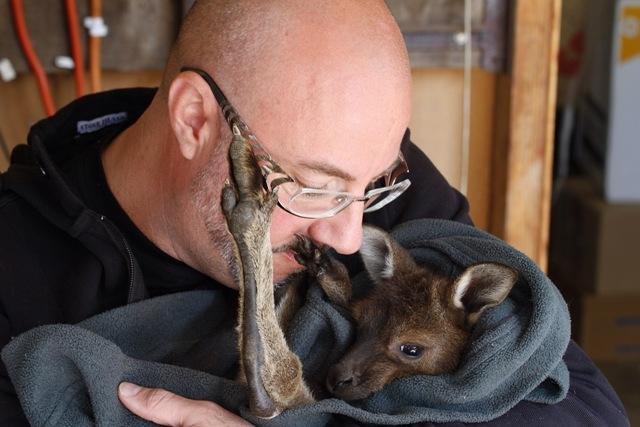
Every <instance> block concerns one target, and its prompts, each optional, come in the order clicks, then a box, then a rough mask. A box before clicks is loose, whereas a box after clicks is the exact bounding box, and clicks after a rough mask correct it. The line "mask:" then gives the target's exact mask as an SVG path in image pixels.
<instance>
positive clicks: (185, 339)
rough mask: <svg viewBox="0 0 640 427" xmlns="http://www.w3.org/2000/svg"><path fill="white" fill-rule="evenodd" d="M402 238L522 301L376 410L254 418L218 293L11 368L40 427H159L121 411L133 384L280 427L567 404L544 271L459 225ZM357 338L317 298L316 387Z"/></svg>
mask: <svg viewBox="0 0 640 427" xmlns="http://www.w3.org/2000/svg"><path fill="white" fill-rule="evenodd" d="M392 234H393V236H394V237H395V238H396V240H398V241H399V242H400V243H401V244H402V245H403V246H405V247H407V248H408V249H409V250H410V252H411V254H412V256H413V257H414V258H415V259H416V260H417V261H418V262H419V263H423V264H426V265H429V266H433V267H435V268H437V269H439V270H440V271H445V272H449V273H451V274H456V273H459V272H460V271H462V270H463V269H464V267H466V266H468V265H470V264H474V263H478V262H500V263H503V264H506V265H508V266H510V267H512V268H514V269H516V270H517V271H518V272H519V274H520V277H519V280H518V282H517V284H516V285H515V287H514V289H513V290H512V292H511V293H510V295H509V297H508V299H507V300H505V301H504V302H503V303H502V304H500V305H499V306H497V307H495V308H493V309H491V310H489V311H487V312H486V313H485V314H484V315H483V316H482V317H481V319H480V321H479V322H478V323H477V324H476V326H475V328H474V331H473V333H472V338H471V342H470V344H469V346H468V348H467V349H466V351H465V354H464V356H463V359H462V361H461V364H460V366H459V368H458V369H457V370H456V371H455V372H454V373H452V374H444V375H437V376H426V375H425V376H414V377H408V378H403V379H399V380H396V381H394V382H393V383H391V384H389V385H388V386H387V387H386V388H384V389H383V390H381V391H380V392H378V393H376V394H374V395H373V396H371V397H370V398H367V399H364V400H362V401H357V402H344V401H341V400H339V399H335V398H328V399H322V400H319V401H317V402H315V403H313V404H311V405H308V406H304V407H300V408H296V409H292V410H288V411H285V412H284V413H282V414H281V415H280V416H278V417H276V418H273V419H271V420H261V419H256V418H254V417H252V416H251V415H250V414H249V413H248V411H247V408H246V396H245V390H244V388H243V387H242V386H241V385H239V384H237V383H235V382H233V381H232V380H231V378H233V375H234V372H235V370H236V361H237V351H236V336H235V332H234V322H233V319H234V318H235V305H234V304H235V301H234V299H233V298H230V297H229V294H228V293H223V292H221V291H215V290H213V291H192V292H183V293H177V294H171V295H166V296H162V297H158V298H152V299H149V300H146V301H142V302H139V303H135V304H131V305H128V306H125V307H121V308H117V309H114V310H111V311H109V312H106V313H103V314H100V315H98V316H95V317H92V318H90V319H87V320H85V321H83V322H81V323H79V324H76V325H60V324H57V325H46V326H42V327H38V328H35V329H32V330H30V331H27V332H25V333H24V334H22V335H20V336H19V337H17V338H15V339H13V340H12V341H11V342H10V343H9V344H8V345H7V346H6V347H5V348H4V350H3V351H2V358H3V360H4V363H5V365H6V366H7V369H8V372H9V376H10V378H11V380H12V382H13V384H14V385H15V388H16V391H17V394H18V396H19V398H20V402H21V404H22V407H23V409H24V411H25V414H26V415H27V418H28V419H29V421H30V422H31V423H32V424H34V425H43V424H47V425H68V426H82V425H94V423H95V424H98V425H146V424H148V422H145V421H142V420H140V419H138V418H136V417H134V416H133V415H131V414H130V413H129V412H128V411H127V410H126V409H125V408H124V407H123V406H122V405H121V404H120V403H119V401H118V400H117V397H116V388H117V385H118V383H119V382H121V381H124V380H127V381H133V382H136V383H139V384H142V385H147V386H153V387H163V388H166V389H169V390H172V391H174V392H176V393H179V394H181V395H183V396H186V397H189V398H194V399H208V400H213V401H215V402H218V403H220V404H221V405H222V406H224V407H226V408H228V409H230V410H233V411H235V412H239V413H240V414H241V415H243V416H244V417H245V418H247V419H248V420H249V421H251V422H253V423H255V424H258V425H269V426H284V425H301V423H304V425H305V426H316V425H317V426H322V425H326V424H327V423H329V422H330V421H331V420H332V417H333V416H334V415H335V414H342V415H345V416H348V417H349V418H352V419H353V420H355V421H357V422H362V423H376V424H407V423H417V422H426V421H433V422H447V421H449V422H451V421H461V422H481V421H487V420H491V419H494V418H497V417H499V416H500V415H502V414H504V413H506V412H507V411H509V409H511V408H512V407H514V406H515V405H516V404H518V402H520V401H521V400H528V401H531V402H538V403H548V404H552V403H556V402H559V401H561V400H562V399H563V398H564V397H565V396H566V394H567V390H568V388H569V374H568V371H567V368H566V365H565V364H564V362H563V360H562V356H563V354H564V352H565V350H566V348H567V345H568V343H569V331H570V324H569V315H568V311H567V307H566V304H565V302H564V300H563V299H562V297H561V296H560V293H559V292H558V290H557V289H556V287H555V286H554V285H553V284H552V283H551V282H550V281H549V279H548V278H547V277H546V276H545V275H544V274H543V273H542V272H541V271H540V270H539V269H538V268H537V267H536V265H535V264H534V263H533V262H532V261H531V260H529V259H528V258H527V257H526V256H524V255H523V254H521V253H520V252H518V251H517V250H515V249H513V248H511V247H510V246H508V245H507V244H505V243H504V242H502V241H500V240H499V239H497V238H495V237H493V236H491V235H489V234H487V233H484V232H482V231H479V230H477V229H475V228H473V227H470V226H466V225H463V224H460V223H455V222H452V221H446V220H416V221H412V222H408V223H405V224H403V225H401V226H399V227H397V228H396V229H395V230H394V231H393V233H392ZM369 285H370V281H369V278H368V277H367V276H366V274H365V273H362V274H360V275H359V276H357V277H355V278H354V286H356V287H358V286H369ZM352 339H353V328H352V326H351V324H350V322H349V319H348V318H347V317H346V316H345V315H344V313H343V312H342V310H340V309H338V308H337V307H335V306H333V305H331V304H330V303H329V302H328V301H327V300H326V298H325V297H324V295H323V294H322V291H321V290H320V288H319V287H317V286H311V287H310V289H309V293H308V297H307V301H306V303H305V304H304V305H303V307H302V308H301V309H300V311H299V312H298V313H297V314H296V316H295V318H294V321H293V323H292V325H291V329H290V330H289V331H288V340H289V343H290V346H291V348H292V349H293V351H295V352H296V353H297V354H298V355H299V356H300V358H301V360H302V362H303V365H304V369H305V375H306V378H307V379H308V381H310V382H311V383H315V382H320V383H321V382H323V378H324V375H325V374H326V371H327V370H328V368H329V367H330V366H331V365H332V364H333V363H335V362H336V361H337V359H338V358H339V356H340V355H341V354H343V353H344V352H345V350H346V349H347V347H348V346H349V344H350V342H351V340H352Z"/></svg>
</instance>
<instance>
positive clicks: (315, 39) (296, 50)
mask: <svg viewBox="0 0 640 427" xmlns="http://www.w3.org/2000/svg"><path fill="white" fill-rule="evenodd" d="M310 4H311V3H310V2H301V1H299V0H198V1H197V2H196V3H195V4H194V6H193V7H192V9H191V10H190V11H189V13H188V14H187V16H186V18H185V21H184V23H183V26H182V29H181V31H180V34H179V37H178V40H177V42H176V44H175V45H174V48H173V50H172V53H171V57H170V60H169V63H168V66H167V70H166V75H165V82H166V83H167V84H168V83H170V82H171V80H172V78H173V77H174V76H175V75H176V74H177V73H178V72H179V69H180V67H182V66H185V65H192V66H198V67H200V68H203V69H205V70H206V71H208V72H210V73H211V74H212V75H213V76H214V78H215V79H216V81H217V82H218V83H219V84H220V85H221V86H222V88H223V90H224V91H225V93H226V94H227V95H228V96H229V98H230V99H232V101H233V102H234V103H236V104H238V105H239V106H242V107H243V108H242V112H243V113H245V114H246V115H254V114H258V113H259V112H258V111H255V112H253V111H248V108H251V106H252V105H255V104H253V102H252V101H254V100H256V99H270V100H277V99H283V98H285V95H286V96H289V97H290V96H294V97H297V98H298V99H297V100H298V101H302V102H303V103H304V101H305V98H308V97H310V96H313V94H312V93H310V91H309V89H310V88H309V86H308V85H309V84H310V83H311V84H314V83H315V84H317V85H320V84H323V83H322V81H321V80H322V76H320V77H319V75H322V74H327V73H334V76H335V77H336V78H337V79H339V78H346V79H349V78H350V77H353V78H356V77H357V78H362V77H366V75H367V74H372V73H375V74H377V75H378V76H380V77H381V80H385V81H387V82H388V83H389V84H393V83H394V82H398V84H399V85H398V86H397V87H396V90H398V89H399V90H403V89H406V88H407V86H408V85H409V82H410V73H409V63H408V57H407V53H406V49H405V47H404V42H403V39H402V35H401V33H400V30H399V29H398V27H397V25H396V23H395V20H394V19H393V16H392V15H391V14H390V12H389V10H388V8H387V6H386V4H385V2H384V1H378V0H367V1H362V0H322V1H318V2H317V3H316V4H314V5H313V6H310ZM340 69H342V70H340ZM345 71H346V73H347V75H344V73H345ZM341 73H342V75H340V76H337V75H336V74H341ZM349 74H351V75H349ZM356 74H357V75H356ZM292 78H297V79H298V80H299V79H300V78H303V79H304V78H306V80H307V81H306V82H300V83H301V84H302V85H305V84H306V87H304V88H299V89H301V90H302V92H303V93H297V94H296V93H292V91H291V89H292V85H291V84H290V83H295V82H293V81H292ZM394 79H396V80H394ZM402 85H405V87H402ZM244 100H247V101H248V102H246V103H245V102H244ZM245 104H246V105H245ZM263 107H264V106H263ZM255 108H258V106H255ZM260 109H261V108H260Z"/></svg>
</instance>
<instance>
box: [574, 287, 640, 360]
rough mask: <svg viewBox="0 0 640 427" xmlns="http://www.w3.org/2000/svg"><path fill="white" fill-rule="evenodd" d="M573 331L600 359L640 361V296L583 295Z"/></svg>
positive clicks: (582, 343) (593, 355)
mask: <svg viewBox="0 0 640 427" xmlns="http://www.w3.org/2000/svg"><path fill="white" fill-rule="evenodd" d="M579 308H580V311H579V313H577V312H575V311H574V314H573V319H572V320H573V322H574V331H575V332H577V337H576V338H577V339H578V342H579V343H580V345H581V346H582V348H583V349H584V350H585V351H586V352H587V354H589V356H591V358H592V359H594V360H597V361H606V362H634V361H640V295H614V296H610V295H583V296H582V298H581V303H580V307H579Z"/></svg>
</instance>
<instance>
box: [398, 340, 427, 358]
mask: <svg viewBox="0 0 640 427" xmlns="http://www.w3.org/2000/svg"><path fill="white" fill-rule="evenodd" d="M400 351H401V352H402V353H403V354H404V355H405V356H407V357H410V358H412V359H417V358H418V357H420V356H422V352H423V351H424V348H422V347H421V346H419V345H415V344H402V345H400Z"/></svg>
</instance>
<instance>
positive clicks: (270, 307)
mask: <svg viewBox="0 0 640 427" xmlns="http://www.w3.org/2000/svg"><path fill="white" fill-rule="evenodd" d="M230 158H231V166H232V172H233V180H234V184H235V186H234V187H235V188H234V187H232V186H231V185H226V186H225V188H224V190H223V195H222V207H223V211H224V213H225V217H226V219H227V225H228V227H229V230H230V232H231V234H232V236H233V237H234V240H235V243H236V248H235V255H236V258H237V260H238V264H239V265H238V272H239V277H238V280H239V289H240V298H239V312H238V333H239V346H240V357H241V363H240V365H241V374H240V377H241V380H242V381H245V382H246V384H247V387H248V390H249V407H250V409H251V411H252V413H254V414H255V415H257V416H260V417H267V418H268V417H273V416H275V415H277V414H278V413H280V412H281V411H282V410H284V409H286V408H291V407H295V406H299V405H303V404H306V403H310V402H312V401H313V396H312V395H311V392H310V391H309V388H308V387H307V385H306V384H305V382H304V379H303V378H302V366H301V363H300V360H299V359H298V357H297V356H296V355H295V354H293V353H292V352H291V351H290V350H289V348H288V346H287V343H286V341H285V338H284V334H283V332H282V323H281V322H282V321H286V320H287V319H290V318H291V316H292V313H293V312H294V311H295V308H296V306H297V305H298V304H300V301H301V298H300V296H299V293H298V292H297V291H298V290H299V289H296V288H290V289H286V290H285V292H284V295H283V296H282V297H281V299H280V305H279V307H277V308H276V305H275V299H274V291H275V289H274V286H273V281H272V274H273V272H272V270H273V267H272V254H271V248H270V242H269V226H270V221H271V212H272V210H273V208H274V206H275V195H274V194H265V192H264V190H263V189H262V186H261V177H260V173H259V170H258V166H257V164H256V163H255V159H254V158H253V157H252V154H251V151H250V149H249V148H248V146H247V145H246V143H245V141H244V140H243V139H242V137H240V136H239V135H236V136H235V137H234V139H233V141H232V144H231V148H230ZM296 252H297V258H298V261H299V262H300V263H301V264H304V265H306V266H307V268H308V271H309V273H310V274H312V275H314V276H315V277H316V278H317V280H318V282H319V283H320V285H321V286H322V288H323V289H324V291H325V293H326V294H327V296H328V297H329V299H330V300H331V301H332V302H334V303H335V304H338V305H341V306H343V307H345V308H346V309H348V310H349V311H350V312H351V314H352V316H353V318H354V320H355V322H356V325H357V327H356V335H357V336H356V342H355V343H354V344H353V346H352V347H351V348H350V350H349V351H348V352H347V354H346V355H345V356H344V357H343V358H342V360H340V362H339V363H337V364H336V365H335V366H334V367H332V368H331V370H330V372H329V375H328V378H327V382H326V383H327V384H326V385H327V388H328V389H329V391H331V392H332V393H333V394H335V395H336V396H338V397H340V398H343V399H347V400H350V399H360V398H364V397H366V396H368V395H370V394H371V393H373V392H375V391H377V390H380V389H381V388H382V387H383V386H384V385H385V384H388V383H389V382H391V381H392V380H394V379H396V378H400V377H404V376H408V375H415V374H430V375H433V374H438V373H443V372H451V371H453V370H454V369H455V368H456V366H457V365H458V363H459V359H460V355H461V354H462V351H463V349H464V346H465V345H466V343H467V340H468V337H469V328H470V326H472V325H473V324H474V323H475V321H476V320H477V319H478V317H479V316H480V314H482V312H483V311H484V310H485V309H486V308H488V307H491V306H494V305H496V304H498V303H500V302H501V301H502V300H503V299H504V298H505V297H506V295H507V294H508V292H509V290H510V289H511V287H512V285H513V283H514V282H515V279H516V273H515V272H514V271H513V270H511V269H510V268H508V267H505V266H501V265H498V264H480V265H477V266H471V267H469V268H468V269H467V270H465V271H464V272H463V274H461V275H460V276H459V277H458V278H449V277H444V276H440V275H438V274H436V273H434V272H432V271H429V270H427V269H424V268H422V267H420V266H418V265H417V264H416V263H415V262H414V261H413V260H412V258H411V256H410V255H409V254H408V252H407V251H406V250H405V249H403V248H402V247H400V245H398V244H397V243H395V242H394V241H393V240H392V239H391V238H390V236H389V235H387V234H386V233H384V232H383V231H381V230H379V229H376V228H374V227H365V238H364V243H363V247H362V248H361V254H362V257H363V261H364V263H365V266H366V268H367V271H368V272H369V274H370V276H371V277H372V279H373V280H374V282H375V283H376V286H375V287H374V288H373V290H372V291H371V292H370V293H369V294H368V295H367V296H366V297H365V298H362V299H359V300H352V294H351V284H350V281H349V278H348V274H347V270H346V268H345V267H344V266H343V265H342V264H340V263H339V262H337V261H336V260H334V259H331V258H329V257H327V256H326V255H325V253H324V252H323V251H322V250H321V249H319V248H316V247H315V246H314V245H313V243H312V242H310V241H309V240H308V239H306V238H304V237H299V239H298V244H297V248H296ZM403 349H404V350H405V351H407V349H413V350H415V351H418V350H419V353H420V355H419V357H418V355H413V356H412V355H407V354H405V353H404V352H403Z"/></svg>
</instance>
